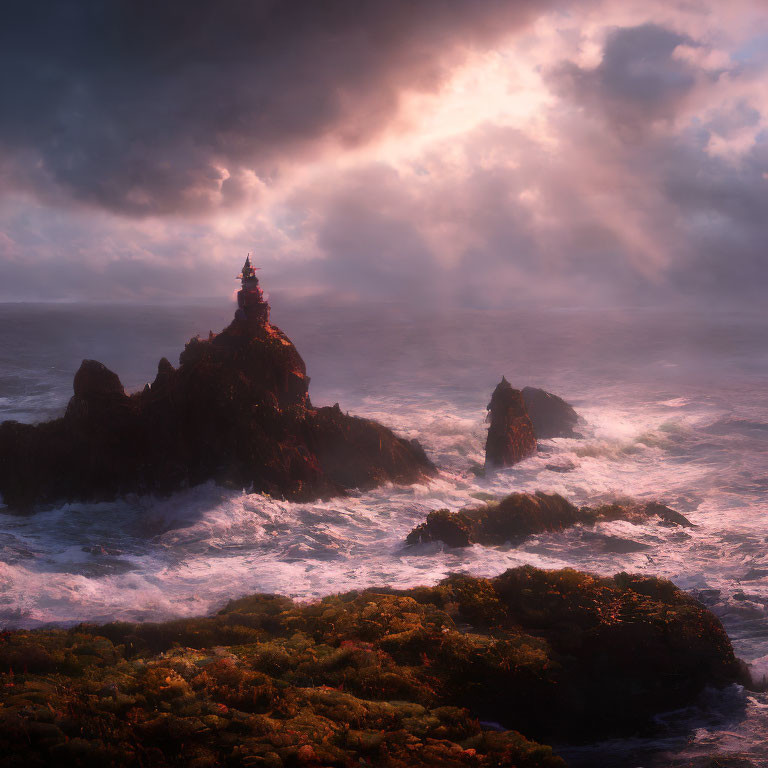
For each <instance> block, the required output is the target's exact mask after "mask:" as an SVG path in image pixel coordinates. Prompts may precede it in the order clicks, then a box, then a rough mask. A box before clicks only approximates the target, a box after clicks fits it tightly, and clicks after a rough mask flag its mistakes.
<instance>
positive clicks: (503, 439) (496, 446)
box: [485, 377, 536, 467]
mask: <svg viewBox="0 0 768 768" xmlns="http://www.w3.org/2000/svg"><path fill="white" fill-rule="evenodd" d="M488 412H489V413H488V420H489V421H490V425H489V427H488V439H487V440H486V443H485V464H486V466H488V467H510V466H512V465H513V464H517V462H519V461H522V460H523V459H525V458H527V457H528V456H532V455H533V454H534V453H536V436H535V434H534V431H533V424H532V423H531V419H530V417H529V416H528V412H527V411H526V410H525V403H524V402H523V395H522V393H521V392H520V390H519V389H513V387H512V385H511V384H510V383H509V382H508V381H507V379H506V377H502V379H501V381H500V382H499V384H498V385H497V387H496V389H495V390H494V391H493V395H491V402H490V403H489V404H488Z"/></svg>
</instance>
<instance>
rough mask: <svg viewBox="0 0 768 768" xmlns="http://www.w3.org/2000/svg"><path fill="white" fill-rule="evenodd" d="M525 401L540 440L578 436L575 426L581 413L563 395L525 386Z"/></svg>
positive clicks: (534, 429) (523, 393)
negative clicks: (559, 395)
mask: <svg viewBox="0 0 768 768" xmlns="http://www.w3.org/2000/svg"><path fill="white" fill-rule="evenodd" d="M522 395H523V403H524V404H525V410H526V411H527V412H528V415H529V416H530V418H531V422H532V423H533V431H534V432H535V433H536V437H537V438H538V439H539V440H546V439H548V438H552V437H578V435H577V433H576V431H575V428H576V425H577V424H578V422H579V415H578V414H577V413H576V411H574V410H573V407H572V406H570V405H569V404H568V403H566V402H565V400H563V398H562V397H558V396H557V395H553V394H552V393H551V392H546V391H545V390H543V389H537V388H536V387H523V391H522Z"/></svg>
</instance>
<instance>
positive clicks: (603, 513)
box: [406, 491, 693, 552]
mask: <svg viewBox="0 0 768 768" xmlns="http://www.w3.org/2000/svg"><path fill="white" fill-rule="evenodd" d="M654 517H656V518H658V520H659V523H660V524H661V525H674V526H680V527H686V528H689V527H693V523H691V522H690V520H688V519H687V518H686V517H685V516H683V515H681V514H680V513H679V512H675V510H673V509H670V508H669V507H667V506H665V505H663V504H658V503H657V502H648V503H647V504H636V503H631V502H628V503H624V504H604V505H602V506H599V507H594V508H593V507H576V506H574V505H573V504H571V503H570V502H569V501H568V500H566V499H564V498H563V497H562V496H560V495H559V494H557V493H543V492H542V491H537V492H536V493H535V494H530V493H511V494H510V495H509V496H505V497H504V498H503V499H501V500H500V501H491V502H489V503H487V504H484V505H482V506H480V507H468V508H467V509H462V510H459V511H458V512H450V511H449V510H447V509H438V510H435V511H434V512H430V513H429V515H428V516H427V519H426V521H425V522H423V523H421V525H418V526H416V528H414V529H413V530H412V531H411V532H410V533H409V534H408V536H407V538H406V543H407V544H419V543H426V542H430V541H442V542H443V543H445V544H447V545H448V546H449V547H468V546H470V545H471V544H484V545H486V546H493V545H501V544H507V543H513V544H515V543H519V542H521V541H522V540H523V539H525V538H526V537H527V536H532V535H534V534H537V533H551V532H554V531H562V530H563V529H565V528H570V527H571V526H572V525H577V524H579V523H580V524H582V525H594V524H595V523H599V522H610V521H612V520H626V521H627V522H630V523H634V524H636V525H639V524H642V523H646V522H648V521H649V520H650V519H653V518H654ZM619 541H621V540H619ZM603 544H605V542H603ZM606 546H607V545H606ZM617 546H618V547H619V548H617V549H606V550H605V551H613V552H622V551H623V552H631V551H640V550H641V549H645V548H646V547H645V545H644V544H640V543H639V542H627V543H626V544H623V545H617ZM632 547H634V548H632ZM603 548H604V549H605V546H604V547H603Z"/></svg>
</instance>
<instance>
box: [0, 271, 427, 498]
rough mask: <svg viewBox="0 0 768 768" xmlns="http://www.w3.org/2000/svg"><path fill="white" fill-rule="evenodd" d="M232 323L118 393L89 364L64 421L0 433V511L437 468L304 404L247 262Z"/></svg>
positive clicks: (365, 423) (290, 355) (368, 478)
mask: <svg viewBox="0 0 768 768" xmlns="http://www.w3.org/2000/svg"><path fill="white" fill-rule="evenodd" d="M238 279H239V280H240V281H241V284H242V287H241V290H240V291H239V292H238V295H237V310H236V313H235V318H234V320H233V321H232V323H230V325H229V326H227V328H225V329H224V330H223V331H222V332H221V333H218V334H213V333H212V334H210V335H209V336H208V337H207V338H200V337H196V338H193V339H191V340H190V342H189V343H188V344H187V345H186V347H185V348H184V351H183V352H182V353H181V356H180V358H179V367H178V368H174V367H173V365H171V363H170V362H168V360H166V359H165V358H163V359H162V360H161V361H160V363H159V365H158V370H157V376H156V378H155V380H154V381H153V382H152V384H151V385H147V386H146V387H145V388H144V389H143V390H142V391H141V392H137V393H134V394H132V395H127V394H125V392H124V391H123V386H122V384H121V383H120V379H119V378H118V377H117V375H116V374H115V373H113V372H112V371H110V370H108V369H107V368H106V367H104V366H103V365H102V364H101V363H98V362H96V361H93V360H86V361H84V362H83V364H82V365H81V367H80V370H79V371H78V372H77V375H76V376H75V382H74V390H75V392H74V397H73V398H72V399H71V401H70V403H69V406H68V407H67V410H66V413H65V415H64V416H63V417H62V418H60V419H56V420H54V421H49V422H44V423H42V424H37V425H32V424H20V423H18V422H15V421H7V422H3V423H2V424H0V494H2V497H3V501H4V503H5V504H6V505H8V506H9V507H10V508H19V509H24V508H30V507H34V506H35V505H39V504H41V503H43V504H46V503H58V502H62V501H102V500H109V499H113V498H115V497H118V496H121V495H125V494H129V493H161V494H165V493H170V492H173V491H175V490H178V489H181V488H185V487H189V486H192V485H197V484H200V483H204V482H207V481H211V480H212V481H214V482H217V483H220V484H222V485H226V486H229V487H233V488H244V489H246V490H249V491H253V492H261V493H268V494H271V495H273V496H277V497H280V498H287V499H294V500H311V499H316V498H328V497H330V496H334V495H343V494H345V493H346V492H347V491H348V490H350V489H352V488H359V489H369V488H373V487H374V486H377V485H380V484H381V483H384V482H396V483H413V482H417V481H419V480H421V479H423V478H425V477H426V476H428V475H430V474H432V473H433V472H434V466H433V465H432V463H431V462H430V461H429V459H428V458H427V457H426V455H425V453H424V450H423V449H422V447H421V446H420V445H419V444H418V443H417V442H416V441H413V440H412V441H409V440H405V439H402V438H399V437H397V436H396V435H395V434H394V433H393V432H392V431H391V430H389V429H387V428H386V427H384V426H382V425H381V424H378V423H376V422H374V421H370V420H368V419H361V418H357V417H355V416H350V415H349V414H345V413H343V412H342V411H341V409H340V408H339V407H338V405H336V406H333V407H325V408H315V407H314V406H313V405H312V403H311V402H310V399H309V391H308V388H309V377H308V376H307V371H306V367H305V365H304V361H303V360H302V358H301V355H299V353H298V351H297V350H296V347H294V345H293V344H292V343H291V340H290V339H289V338H288V337H287V336H286V335H285V334H284V333H283V332H282V331H281V330H280V329H279V328H277V327H276V326H274V325H272V324H271V323H270V322H269V304H268V303H267V302H266V301H265V299H264V294H263V293H262V290H261V287H260V286H259V281H258V278H257V277H256V269H255V268H254V267H253V265H252V263H251V259H250V256H249V257H248V258H247V259H246V261H245V264H244V265H243V269H242V272H241V274H240V275H239V276H238Z"/></svg>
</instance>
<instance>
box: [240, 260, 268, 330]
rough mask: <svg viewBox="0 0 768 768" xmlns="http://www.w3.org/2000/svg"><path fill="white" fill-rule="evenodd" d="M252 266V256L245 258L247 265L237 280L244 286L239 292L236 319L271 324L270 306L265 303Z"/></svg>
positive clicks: (244, 265)
mask: <svg viewBox="0 0 768 768" xmlns="http://www.w3.org/2000/svg"><path fill="white" fill-rule="evenodd" d="M257 269H258V267H254V266H253V264H251V254H250V253H249V254H248V255H247V256H246V257H245V264H243V269H242V271H241V272H240V274H239V275H237V277H236V278H235V279H236V280H239V281H240V285H241V286H242V287H241V288H240V290H239V291H238V292H237V312H235V317H236V318H237V319H239V320H249V321H254V322H258V323H262V324H263V323H268V322H269V304H268V303H267V302H266V301H264V293H263V292H262V290H261V287H260V286H259V278H258V277H256V270H257Z"/></svg>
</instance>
